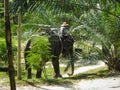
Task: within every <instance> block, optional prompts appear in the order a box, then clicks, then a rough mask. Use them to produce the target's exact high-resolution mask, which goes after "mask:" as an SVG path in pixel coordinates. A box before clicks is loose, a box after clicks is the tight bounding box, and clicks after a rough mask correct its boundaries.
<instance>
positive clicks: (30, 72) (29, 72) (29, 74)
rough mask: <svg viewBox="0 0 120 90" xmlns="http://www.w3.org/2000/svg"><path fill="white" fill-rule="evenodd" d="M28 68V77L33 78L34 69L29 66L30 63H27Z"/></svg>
mask: <svg viewBox="0 0 120 90" xmlns="http://www.w3.org/2000/svg"><path fill="white" fill-rule="evenodd" d="M26 70H27V78H28V79H30V78H32V69H31V68H30V67H29V65H28V64H26Z"/></svg>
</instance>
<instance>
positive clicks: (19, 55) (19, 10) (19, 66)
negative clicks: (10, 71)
mask: <svg viewBox="0 0 120 90" xmlns="http://www.w3.org/2000/svg"><path fill="white" fill-rule="evenodd" d="M18 2H19V8H18V32H17V34H18V63H17V65H18V70H17V77H18V79H19V80H21V40H20V39H21V0H18Z"/></svg>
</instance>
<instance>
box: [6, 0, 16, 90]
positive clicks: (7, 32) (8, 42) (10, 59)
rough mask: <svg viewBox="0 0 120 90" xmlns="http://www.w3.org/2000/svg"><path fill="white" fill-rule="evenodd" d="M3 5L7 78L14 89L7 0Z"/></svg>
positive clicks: (13, 89) (14, 89) (12, 89)
mask: <svg viewBox="0 0 120 90" xmlns="http://www.w3.org/2000/svg"><path fill="white" fill-rule="evenodd" d="M4 6H5V34H6V36H5V38H6V46H7V56H8V64H9V65H8V68H9V78H10V86H11V90H16V83H15V78H14V76H15V75H14V74H15V73H14V66H13V61H12V39H11V30H10V19H9V0H4Z"/></svg>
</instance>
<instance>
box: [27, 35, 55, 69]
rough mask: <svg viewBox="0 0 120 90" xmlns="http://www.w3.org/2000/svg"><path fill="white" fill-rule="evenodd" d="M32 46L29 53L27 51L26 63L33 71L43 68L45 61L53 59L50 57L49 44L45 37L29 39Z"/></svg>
mask: <svg viewBox="0 0 120 90" xmlns="http://www.w3.org/2000/svg"><path fill="white" fill-rule="evenodd" d="M31 40H32V45H31V49H30V51H28V53H29V54H28V56H27V62H28V64H29V65H30V67H33V68H35V69H38V68H43V67H44V66H45V63H46V61H48V60H51V58H52V57H53V56H52V55H51V48H50V43H49V42H48V39H47V37H46V36H41V37H36V36H33V37H32V38H31Z"/></svg>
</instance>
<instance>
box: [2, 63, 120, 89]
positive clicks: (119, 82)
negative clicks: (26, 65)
mask: <svg viewBox="0 0 120 90" xmlns="http://www.w3.org/2000/svg"><path fill="white" fill-rule="evenodd" d="M102 66H105V64H104V63H99V64H97V65H92V66H85V67H81V68H78V69H77V70H75V75H76V74H78V73H82V72H85V71H87V70H91V69H96V68H99V67H102ZM63 77H67V75H64V76H63ZM0 90H10V89H9V86H1V84H0ZM17 90H120V76H119V75H117V76H111V77H108V78H100V79H91V80H86V79H82V80H80V81H79V82H78V83H74V84H68V83H67V84H63V85H55V86H50V85H49V86H48V85H47V86H46V85H42V86H40V85H36V86H17Z"/></svg>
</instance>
